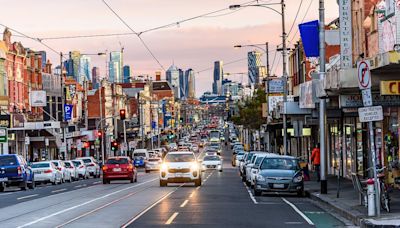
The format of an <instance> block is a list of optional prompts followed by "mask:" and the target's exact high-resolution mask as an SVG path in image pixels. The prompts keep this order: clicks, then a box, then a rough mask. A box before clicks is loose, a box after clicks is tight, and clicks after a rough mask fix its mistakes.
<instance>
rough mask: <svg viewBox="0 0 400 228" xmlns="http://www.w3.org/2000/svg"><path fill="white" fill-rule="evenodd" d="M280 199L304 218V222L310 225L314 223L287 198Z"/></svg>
mask: <svg viewBox="0 0 400 228" xmlns="http://www.w3.org/2000/svg"><path fill="white" fill-rule="evenodd" d="M281 199H282V200H283V201H284V202H285V203H287V204H288V205H289V206H291V207H292V208H293V210H295V211H296V212H297V214H299V215H300V216H301V217H303V219H304V220H306V222H307V223H308V224H310V225H312V226H313V225H314V223H313V222H312V221H311V220H310V219H309V218H308V217H307V216H306V215H305V214H304V213H303V212H301V211H300V210H299V209H298V208H297V207H296V206H295V205H294V204H293V203H291V202H289V201H288V200H286V199H285V198H283V197H281Z"/></svg>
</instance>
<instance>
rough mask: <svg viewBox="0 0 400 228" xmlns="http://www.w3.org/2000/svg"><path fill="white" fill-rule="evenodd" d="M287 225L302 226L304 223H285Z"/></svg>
mask: <svg viewBox="0 0 400 228" xmlns="http://www.w3.org/2000/svg"><path fill="white" fill-rule="evenodd" d="M285 224H286V225H300V224H303V223H302V222H285Z"/></svg>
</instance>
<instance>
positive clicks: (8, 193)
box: [0, 192, 15, 196]
mask: <svg viewBox="0 0 400 228" xmlns="http://www.w3.org/2000/svg"><path fill="white" fill-rule="evenodd" d="M14 193H15V192H6V193H1V194H0V196H7V195H11V194H14Z"/></svg>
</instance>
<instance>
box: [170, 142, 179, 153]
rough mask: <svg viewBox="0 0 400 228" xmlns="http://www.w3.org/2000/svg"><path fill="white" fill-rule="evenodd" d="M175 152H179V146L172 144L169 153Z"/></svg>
mask: <svg viewBox="0 0 400 228" xmlns="http://www.w3.org/2000/svg"><path fill="white" fill-rule="evenodd" d="M175 150H178V145H177V144H176V143H170V144H169V151H175Z"/></svg>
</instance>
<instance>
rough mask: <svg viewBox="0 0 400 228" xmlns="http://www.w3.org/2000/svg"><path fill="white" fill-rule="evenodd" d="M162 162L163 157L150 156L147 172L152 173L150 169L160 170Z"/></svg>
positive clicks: (146, 167)
mask: <svg viewBox="0 0 400 228" xmlns="http://www.w3.org/2000/svg"><path fill="white" fill-rule="evenodd" d="M161 163H162V159H161V158H160V157H153V158H149V160H148V161H147V162H146V165H145V171H146V173H150V171H154V170H157V171H158V170H160V166H161Z"/></svg>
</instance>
